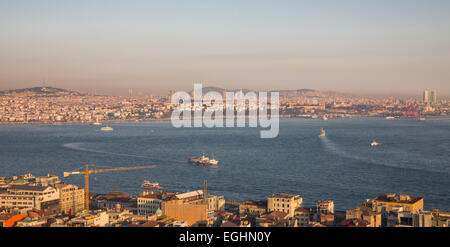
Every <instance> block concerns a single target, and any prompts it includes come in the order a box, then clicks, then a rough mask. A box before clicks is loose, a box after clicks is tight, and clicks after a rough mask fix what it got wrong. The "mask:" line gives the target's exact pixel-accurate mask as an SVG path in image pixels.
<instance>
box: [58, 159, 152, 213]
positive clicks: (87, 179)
mask: <svg viewBox="0 0 450 247" xmlns="http://www.w3.org/2000/svg"><path fill="white" fill-rule="evenodd" d="M155 167H156V166H134V167H117V168H110V169H96V170H89V165H87V164H86V169H85V170H84V171H73V172H64V177H67V176H70V175H74V174H84V186H85V187H84V188H85V189H84V190H85V191H84V194H85V199H84V203H85V209H86V212H89V175H90V174H96V173H103V172H113V171H127V170H139V169H147V168H155Z"/></svg>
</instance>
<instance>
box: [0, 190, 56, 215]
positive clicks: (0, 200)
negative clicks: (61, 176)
mask: <svg viewBox="0 0 450 247" xmlns="http://www.w3.org/2000/svg"><path fill="white" fill-rule="evenodd" d="M0 207H4V208H17V209H24V208H29V209H33V208H35V209H38V210H41V209H49V210H57V209H58V208H59V192H58V190H57V189H56V188H54V187H51V186H47V187H44V186H33V185H11V186H9V187H8V188H6V189H3V190H2V191H1V190H0Z"/></svg>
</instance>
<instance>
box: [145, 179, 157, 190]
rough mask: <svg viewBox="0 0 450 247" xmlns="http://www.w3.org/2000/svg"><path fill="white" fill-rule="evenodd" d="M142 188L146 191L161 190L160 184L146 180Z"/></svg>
mask: <svg viewBox="0 0 450 247" xmlns="http://www.w3.org/2000/svg"><path fill="white" fill-rule="evenodd" d="M141 187H142V188H144V189H157V188H159V183H158V182H150V181H148V180H144V183H143V184H142V185H141Z"/></svg>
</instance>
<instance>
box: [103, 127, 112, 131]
mask: <svg viewBox="0 0 450 247" xmlns="http://www.w3.org/2000/svg"><path fill="white" fill-rule="evenodd" d="M100 130H101V131H113V130H114V129H113V128H111V127H109V126H105V127H102V128H101V129H100Z"/></svg>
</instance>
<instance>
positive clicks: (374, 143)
mask: <svg viewBox="0 0 450 247" xmlns="http://www.w3.org/2000/svg"><path fill="white" fill-rule="evenodd" d="M380 144H381V143H378V142H376V141H373V142H371V143H370V146H372V147H375V146H378V145H380Z"/></svg>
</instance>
